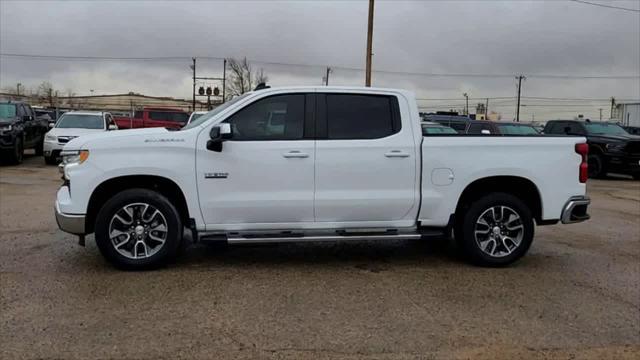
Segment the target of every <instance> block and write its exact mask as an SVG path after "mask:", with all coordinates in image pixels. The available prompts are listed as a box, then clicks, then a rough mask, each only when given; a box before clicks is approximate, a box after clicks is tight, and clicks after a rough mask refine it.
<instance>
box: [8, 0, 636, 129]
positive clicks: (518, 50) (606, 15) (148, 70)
mask: <svg viewBox="0 0 640 360" xmlns="http://www.w3.org/2000/svg"><path fill="white" fill-rule="evenodd" d="M589 2H592V3H598V4H605V5H612V6H617V7H623V8H629V9H640V1H612V2H611V1H609V2H605V1H603V0H590V1H589ZM367 11H368V2H367V1H210V2H206V1H196V2H187V1H157V2H146V1H39V2H31V1H6V0H0V54H5V55H0V89H6V88H7V87H15V86H16V84H17V83H21V84H23V85H24V86H27V87H31V88H35V87H36V86H37V85H38V84H39V83H41V82H42V81H49V82H51V83H52V84H53V86H54V88H56V89H59V90H61V92H64V91H66V90H67V89H70V90H72V91H73V92H75V93H76V94H79V95H89V94H113V93H128V92H130V91H133V92H136V93H142V94H146V95H153V96H173V97H178V98H190V97H191V91H192V79H191V76H192V74H191V69H190V68H189V65H190V64H191V58H192V57H194V56H195V57H197V58H198V60H197V70H198V76H209V77H220V76H221V75H222V58H225V57H238V58H241V57H247V58H248V59H249V60H250V61H251V62H252V64H253V67H254V68H256V69H258V68H262V69H263V70H264V71H265V73H266V74H267V76H268V77H269V85H272V86H287V85H321V84H322V83H323V80H322V78H323V76H324V74H325V70H326V67H327V66H330V67H331V68H332V72H331V74H330V77H329V83H330V84H331V85H356V86H362V85H364V77H365V75H364V71H363V70H362V69H364V67H365V53H366V31H367ZM27 18H28V19H29V20H27ZM6 54H27V55H34V54H35V55H47V56H71V57H75V56H87V57H115V58H158V57H159V58H161V59H152V60H124V59H112V60H108V59H107V60H105V59H102V60H98V59H62V58H54V59H52V58H32V57H13V56H7V55H6ZM373 54H374V55H373V71H374V72H373V76H372V85H373V86H377V87H393V88H403V89H409V90H411V91H414V92H415V93H416V96H417V98H419V99H421V100H419V106H420V107H421V109H423V110H425V111H436V110H448V109H449V108H454V109H458V110H461V109H462V108H463V107H464V105H465V99H464V97H463V94H464V93H467V94H468V96H469V97H470V100H469V103H470V107H471V108H472V110H471V112H472V113H473V112H475V111H474V110H473V109H474V108H475V105H476V104H477V103H478V102H485V101H486V100H485V98H490V99H489V109H490V111H497V112H499V113H501V114H502V117H503V119H505V120H508V119H513V117H514V116H515V104H516V100H515V96H516V92H517V86H516V85H517V81H516V79H515V77H516V75H519V74H523V75H525V76H526V77H527V78H526V80H524V81H523V84H522V96H523V99H522V105H523V107H522V108H521V119H524V120H531V119H534V120H536V121H544V120H548V119H551V118H572V117H574V116H576V115H578V114H583V115H584V116H585V117H588V118H591V119H598V118H599V115H600V109H603V110H602V112H603V118H605V119H606V118H608V116H609V100H608V99H609V98H610V97H615V98H616V99H618V100H619V101H620V100H638V99H640V12H637V11H625V10H621V9H613V8H606V7H600V6H594V5H589V4H585V3H580V2H576V1H563V0H555V1H515V0H512V1H488V0H487V1H381V0H376V2H375V16H374V32H373ZM167 58H168V59H167ZM435 75H437V76H435ZM478 75H482V76H478ZM494 75H495V76H494ZM608 76H610V77H617V78H603V77H608ZM199 85H213V86H215V85H216V84H215V83H211V84H205V83H202V84H199ZM91 90H93V92H92V91H91ZM561 99H562V100H561Z"/></svg>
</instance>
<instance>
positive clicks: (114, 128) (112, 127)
mask: <svg viewBox="0 0 640 360" xmlns="http://www.w3.org/2000/svg"><path fill="white" fill-rule="evenodd" d="M107 130H109V131H111V130H118V127H117V126H115V125H114V124H111V125H109V127H108V128H107Z"/></svg>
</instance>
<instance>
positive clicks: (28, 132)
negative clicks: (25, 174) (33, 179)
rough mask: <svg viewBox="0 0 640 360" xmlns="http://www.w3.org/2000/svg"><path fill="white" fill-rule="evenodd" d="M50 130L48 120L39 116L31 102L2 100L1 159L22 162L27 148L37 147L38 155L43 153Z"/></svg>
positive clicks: (14, 162)
mask: <svg viewBox="0 0 640 360" xmlns="http://www.w3.org/2000/svg"><path fill="white" fill-rule="evenodd" d="M48 130H49V126H48V124H47V120H46V119H41V118H37V117H36V113H35V112H34V111H33V109H32V108H31V106H30V105H29V104H27V103H24V102H20V101H0V160H2V161H5V162H8V163H10V164H20V163H22V158H23V156H24V150H25V149H35V152H36V155H42V146H43V141H44V134H45V133H46V132H47V131H48Z"/></svg>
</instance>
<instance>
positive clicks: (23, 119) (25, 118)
mask: <svg viewBox="0 0 640 360" xmlns="http://www.w3.org/2000/svg"><path fill="white" fill-rule="evenodd" d="M29 120H31V116H29V115H25V116H23V117H22V121H29Z"/></svg>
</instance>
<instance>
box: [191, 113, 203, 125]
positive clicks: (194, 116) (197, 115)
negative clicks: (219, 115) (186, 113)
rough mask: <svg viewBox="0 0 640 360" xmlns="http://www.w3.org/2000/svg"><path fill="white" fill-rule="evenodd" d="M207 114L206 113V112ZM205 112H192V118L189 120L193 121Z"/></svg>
mask: <svg viewBox="0 0 640 360" xmlns="http://www.w3.org/2000/svg"><path fill="white" fill-rule="evenodd" d="M204 114H206V113H204ZM204 114H198V113H193V114H191V119H189V122H190V123H191V122H193V121H194V120H196V119H197V118H199V117H200V116H202V115H204Z"/></svg>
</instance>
